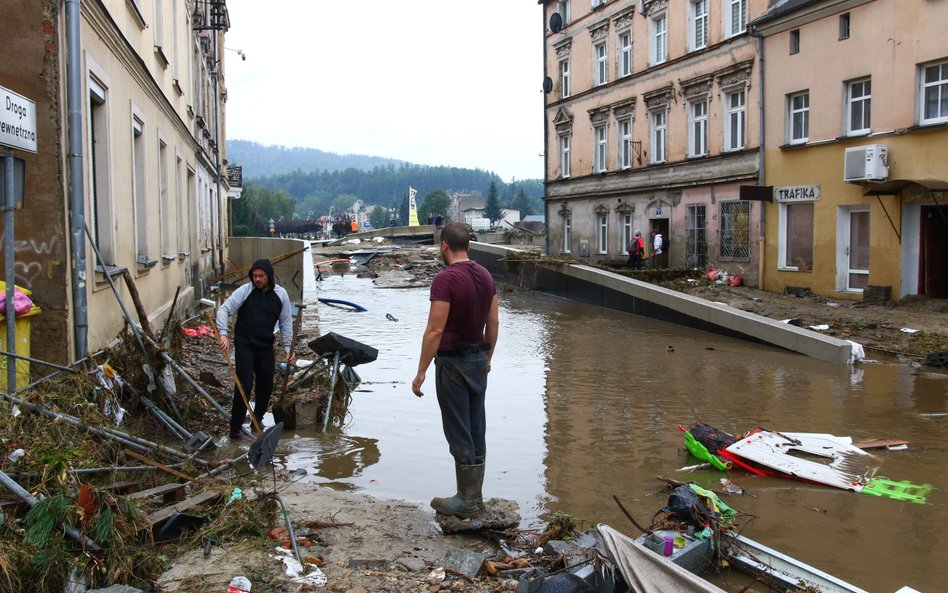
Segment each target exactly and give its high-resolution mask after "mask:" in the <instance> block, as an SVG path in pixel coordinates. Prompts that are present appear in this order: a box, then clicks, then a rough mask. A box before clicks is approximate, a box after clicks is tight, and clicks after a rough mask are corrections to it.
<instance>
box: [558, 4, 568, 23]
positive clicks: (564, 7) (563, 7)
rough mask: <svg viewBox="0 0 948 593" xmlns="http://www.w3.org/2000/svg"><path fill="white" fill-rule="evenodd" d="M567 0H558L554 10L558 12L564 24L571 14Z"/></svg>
mask: <svg viewBox="0 0 948 593" xmlns="http://www.w3.org/2000/svg"><path fill="white" fill-rule="evenodd" d="M569 1H570V0H560V1H559V2H557V3H556V12H558V13H560V17H561V18H562V19H563V24H564V25H565V24H566V23H568V22H569V19H570V16H571V15H570V6H569Z"/></svg>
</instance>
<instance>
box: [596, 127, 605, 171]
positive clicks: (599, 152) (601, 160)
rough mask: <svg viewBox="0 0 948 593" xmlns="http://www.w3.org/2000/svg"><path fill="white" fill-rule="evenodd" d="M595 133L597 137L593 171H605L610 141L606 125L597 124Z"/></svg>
mask: <svg viewBox="0 0 948 593" xmlns="http://www.w3.org/2000/svg"><path fill="white" fill-rule="evenodd" d="M593 135H594V136H595V138H596V145H595V146H594V147H593V151H594V155H595V158H594V159H593V172H595V173H603V172H605V170H606V156H607V155H606V143H607V142H608V137H607V136H608V134H607V133H606V126H605V125H601V126H596V127H595V133H594V134H593Z"/></svg>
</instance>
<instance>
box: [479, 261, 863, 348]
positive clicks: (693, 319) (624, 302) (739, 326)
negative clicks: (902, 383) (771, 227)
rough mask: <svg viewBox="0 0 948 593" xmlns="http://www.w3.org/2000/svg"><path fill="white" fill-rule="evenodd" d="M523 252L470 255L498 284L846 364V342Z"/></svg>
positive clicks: (605, 273) (608, 273)
mask: <svg viewBox="0 0 948 593" xmlns="http://www.w3.org/2000/svg"><path fill="white" fill-rule="evenodd" d="M521 253H522V252H520V251H519V250H517V249H513V248H510V247H505V246H501V245H487V244H484V243H471V250H470V257H471V259H473V260H475V261H477V262H478V263H480V264H481V265H483V266H484V267H486V268H487V269H488V270H490V272H491V274H493V276H494V278H495V279H496V280H497V281H498V282H502V283H504V284H509V285H512V286H518V287H521V288H525V289H530V290H537V291H539V292H543V293H546V294H551V295H555V296H559V297H563V298H567V299H571V300H575V301H579V302H583V303H588V304H591V305H597V306H600V307H608V308H610V309H616V310H618V311H624V312H626V313H632V314H633V315H641V316H642V317H649V318H652V319H658V320H661V321H666V322H669V323H676V324H679V325H684V326H687V327H691V328H695V329H701V330H705V331H708V332H712V333H716V334H720V335H725V336H730V337H736V338H740V339H744V340H750V341H753V342H757V343H761V344H767V345H770V346H776V347H778V348H783V349H786V350H790V351H793V352H799V353H800V354H805V355H807V356H811V357H813V358H816V359H819V360H824V361H827V362H833V363H838V364H846V363H848V362H849V359H850V355H851V351H852V345H851V344H850V343H849V342H847V341H845V340H838V339H836V338H832V337H829V336H824V335H822V334H819V333H816V332H813V331H811V330H808V329H803V328H800V327H796V326H793V325H789V324H786V323H781V322H779V321H774V320H773V319H768V318H766V317H761V316H760V315H755V314H753V313H748V312H746V311H741V310H739V309H734V308H732V307H729V306H727V305H722V304H719V303H713V302H711V301H707V300H705V299H702V298H698V297H694V296H690V295H686V294H684V293H680V292H677V291H674V290H669V289H667V288H662V287H661V286H656V285H654V284H649V283H647V282H642V281H640V280H635V279H633V278H628V277H626V276H622V275H619V274H616V273H614V272H609V271H606V270H600V269H598V268H593V267H590V266H586V265H581V264H565V263H564V264H556V263H552V262H540V261H537V260H535V259H532V258H522V259H520V258H518V255H519V254H521Z"/></svg>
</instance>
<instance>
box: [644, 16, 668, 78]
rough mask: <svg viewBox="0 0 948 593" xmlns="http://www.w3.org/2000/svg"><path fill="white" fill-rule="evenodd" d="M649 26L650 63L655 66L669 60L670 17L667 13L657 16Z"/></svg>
mask: <svg viewBox="0 0 948 593" xmlns="http://www.w3.org/2000/svg"><path fill="white" fill-rule="evenodd" d="M649 26H650V27H651V36H650V40H649V46H650V47H649V49H650V50H651V52H650V54H651V55H650V56H649V58H650V60H649V63H650V65H651V66H655V65H656V64H661V63H663V62H665V61H666V60H667V59H668V15H666V14H665V13H662V14H658V15H655V16H654V17H652V19H651V20H650V21H649Z"/></svg>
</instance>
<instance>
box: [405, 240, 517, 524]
mask: <svg viewBox="0 0 948 593" xmlns="http://www.w3.org/2000/svg"><path fill="white" fill-rule="evenodd" d="M469 245H470V243H469V240H468V229H467V228H466V227H465V225H463V224H461V223H458V222H449V223H448V224H447V225H445V227H444V230H443V231H442V232H441V247H440V248H441V258H442V259H443V260H444V263H445V264H446V266H447V267H446V268H444V269H443V270H441V271H440V272H438V274H437V275H436V276H435V278H434V280H433V281H432V283H431V308H430V310H429V313H428V324H427V327H426V328H425V333H424V336H423V337H422V341H421V356H420V357H419V360H418V373H417V374H416V375H415V378H414V380H413V381H412V382H411V388H412V391H413V392H414V393H415V395H417V396H418V397H421V396H423V395H424V393H422V391H421V386H422V384H423V383H424V382H425V373H426V372H427V370H428V366H429V365H430V364H431V361H432V359H434V362H435V390H436V391H437V394H438V406H439V407H440V408H441V425H442V428H443V430H444V436H445V438H446V439H447V441H448V450H449V451H450V453H451V456H452V457H454V465H455V478H456V483H457V493H456V494H455V495H454V496H449V497H446V498H442V497H435V498H434V499H432V501H431V506H432V508H434V509H435V510H436V511H438V512H439V513H442V514H444V515H452V516H455V517H461V518H470V517H473V516H476V515H479V514H480V513H481V512H483V510H484V505H483V496H482V488H483V485H484V461H485V460H486V458H487V445H486V440H485V435H486V430H487V424H486V422H487V420H486V414H485V409H484V399H485V395H486V392H487V374H488V373H489V372H490V361H491V357H492V356H493V354H494V347H495V346H496V344H497V332H498V325H499V322H498V314H497V288H496V286H495V285H494V279H493V278H492V277H491V275H490V273H489V272H488V271H487V270H486V269H484V268H483V267H482V266H481V265H479V264H478V263H477V262H474V261H471V260H470V259H469V258H468V256H467V251H468V248H469Z"/></svg>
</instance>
